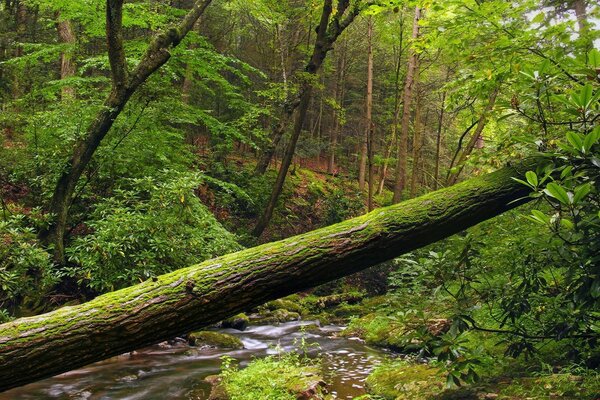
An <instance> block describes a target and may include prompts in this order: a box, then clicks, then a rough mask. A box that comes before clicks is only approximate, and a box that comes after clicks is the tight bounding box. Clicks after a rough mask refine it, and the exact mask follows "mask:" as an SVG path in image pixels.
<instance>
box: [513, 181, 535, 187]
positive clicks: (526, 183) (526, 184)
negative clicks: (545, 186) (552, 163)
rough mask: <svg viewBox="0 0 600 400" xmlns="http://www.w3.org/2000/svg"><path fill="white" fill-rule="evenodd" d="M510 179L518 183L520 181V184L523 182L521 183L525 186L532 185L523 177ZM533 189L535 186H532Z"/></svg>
mask: <svg viewBox="0 0 600 400" xmlns="http://www.w3.org/2000/svg"><path fill="white" fill-rule="evenodd" d="M512 180H513V181H516V182H519V183H521V184H523V185H525V186H528V187H532V186H531V184H529V183H528V182H525V181H524V180H523V179H519V178H512ZM534 189H535V188H534Z"/></svg>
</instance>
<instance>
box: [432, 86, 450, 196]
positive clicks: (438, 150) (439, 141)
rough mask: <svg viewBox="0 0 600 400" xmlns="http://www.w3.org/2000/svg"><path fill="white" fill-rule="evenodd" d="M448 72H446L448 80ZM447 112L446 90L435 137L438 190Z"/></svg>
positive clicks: (435, 186) (436, 182) (434, 185)
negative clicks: (445, 114)
mask: <svg viewBox="0 0 600 400" xmlns="http://www.w3.org/2000/svg"><path fill="white" fill-rule="evenodd" d="M447 80H448V74H446V81H447ZM445 112H446V92H444V93H442V104H441V106H440V115H439V117H438V126H437V135H436V138H435V171H434V173H433V188H434V190H437V189H438V187H439V183H438V182H439V181H438V180H439V177H440V157H441V151H442V130H443V127H444V113H445Z"/></svg>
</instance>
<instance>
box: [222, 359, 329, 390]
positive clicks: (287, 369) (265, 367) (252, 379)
mask: <svg viewBox="0 0 600 400" xmlns="http://www.w3.org/2000/svg"><path fill="white" fill-rule="evenodd" d="M221 376H222V377H223V385H224V387H225V390H226V392H227V394H228V396H229V397H230V398H231V399H232V400H233V399H235V400H256V399H277V400H297V399H323V398H324V395H323V392H324V390H323V387H324V385H325V384H324V382H323V379H322V377H321V376H320V372H319V367H318V366H317V365H309V364H306V363H303V362H302V361H300V359H299V357H297V355H295V354H294V355H287V356H278V357H267V358H263V359H257V360H255V361H253V362H252V363H250V365H248V367H246V368H244V369H241V370H238V369H236V368H232V367H228V368H226V369H225V370H224V371H223V373H222V374H221Z"/></svg>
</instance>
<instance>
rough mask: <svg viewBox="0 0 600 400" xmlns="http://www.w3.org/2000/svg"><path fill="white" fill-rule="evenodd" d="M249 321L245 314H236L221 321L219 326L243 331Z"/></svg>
mask: <svg viewBox="0 0 600 400" xmlns="http://www.w3.org/2000/svg"><path fill="white" fill-rule="evenodd" d="M249 323H250V318H248V316H247V315H246V314H243V313H242V314H238V315H236V316H234V317H231V318H228V319H226V320H223V321H221V323H220V324H219V327H221V328H223V329H227V328H231V329H236V330H238V331H244V330H246V328H247V327H248V324H249Z"/></svg>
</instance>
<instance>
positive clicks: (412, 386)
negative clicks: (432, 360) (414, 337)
mask: <svg viewBox="0 0 600 400" xmlns="http://www.w3.org/2000/svg"><path fill="white" fill-rule="evenodd" d="M367 390H368V391H369V393H370V394H371V395H374V396H379V397H381V398H384V399H390V400H392V399H396V400H421V399H423V400H424V399H429V398H432V397H433V396H436V395H438V394H440V393H442V392H443V391H444V378H443V376H442V374H441V372H440V370H439V369H438V368H434V367H432V366H430V365H427V364H415V363H410V362H404V361H401V362H393V363H389V364H383V365H380V366H378V367H377V368H375V370H374V371H373V372H372V373H371V375H369V377H368V378H367Z"/></svg>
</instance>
